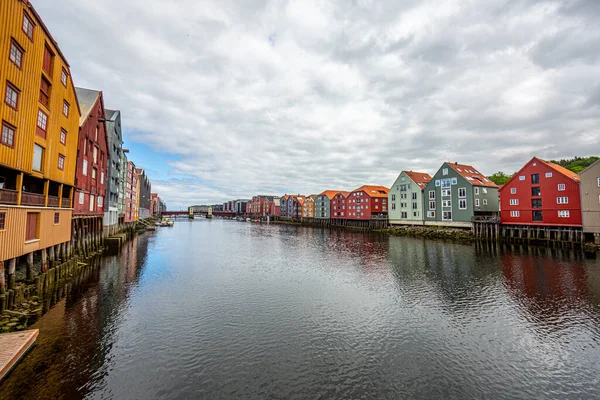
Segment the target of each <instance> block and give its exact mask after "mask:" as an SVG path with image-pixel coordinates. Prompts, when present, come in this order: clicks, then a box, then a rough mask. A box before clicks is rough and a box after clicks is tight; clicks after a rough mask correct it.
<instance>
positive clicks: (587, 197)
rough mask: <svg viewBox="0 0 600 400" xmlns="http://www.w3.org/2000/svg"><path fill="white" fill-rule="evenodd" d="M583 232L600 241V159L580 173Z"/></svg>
mask: <svg viewBox="0 0 600 400" xmlns="http://www.w3.org/2000/svg"><path fill="white" fill-rule="evenodd" d="M579 179H580V190H581V215H582V223H583V232H584V233H585V234H586V236H588V240H590V241H595V242H596V243H600V160H598V161H596V162H595V163H593V164H592V165H590V166H589V167H587V168H586V169H584V170H583V171H581V173H580V174H579Z"/></svg>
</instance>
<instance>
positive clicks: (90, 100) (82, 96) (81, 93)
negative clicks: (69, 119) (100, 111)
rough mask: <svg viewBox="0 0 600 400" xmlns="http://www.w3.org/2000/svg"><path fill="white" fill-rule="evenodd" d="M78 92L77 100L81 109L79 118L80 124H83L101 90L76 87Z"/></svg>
mask: <svg viewBox="0 0 600 400" xmlns="http://www.w3.org/2000/svg"><path fill="white" fill-rule="evenodd" d="M75 92H77V100H79V108H80V109H81V118H79V126H82V125H83V123H84V122H85V120H86V119H87V117H88V115H89V114H90V111H91V110H92V107H93V106H94V104H95V103H96V99H97V98H98V96H100V92H99V91H97V90H90V89H84V88H78V87H76V88H75Z"/></svg>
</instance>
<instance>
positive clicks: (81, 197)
mask: <svg viewBox="0 0 600 400" xmlns="http://www.w3.org/2000/svg"><path fill="white" fill-rule="evenodd" d="M83 203H85V194H84V193H83V192H79V204H83Z"/></svg>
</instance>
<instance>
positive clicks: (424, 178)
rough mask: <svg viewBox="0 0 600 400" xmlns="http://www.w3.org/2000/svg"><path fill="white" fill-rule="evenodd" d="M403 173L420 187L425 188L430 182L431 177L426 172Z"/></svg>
mask: <svg viewBox="0 0 600 400" xmlns="http://www.w3.org/2000/svg"><path fill="white" fill-rule="evenodd" d="M404 173H405V174H406V175H408V177H409V178H410V179H412V181H413V182H414V183H416V184H417V185H419V186H420V187H425V186H427V183H428V182H429V181H431V175H429V174H428V173H426V172H416V171H404Z"/></svg>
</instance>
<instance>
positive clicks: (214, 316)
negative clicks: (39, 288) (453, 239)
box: [0, 219, 600, 399]
mask: <svg viewBox="0 0 600 400" xmlns="http://www.w3.org/2000/svg"><path fill="white" fill-rule="evenodd" d="M100 262H101V264H102V265H101V266H100V268H99V269H98V272H97V274H96V276H94V277H93V279H92V280H91V281H90V282H88V283H87V284H86V285H85V286H84V287H82V288H81V289H80V290H78V291H75V292H73V293H72V294H71V295H69V296H68V297H67V298H66V299H63V300H61V301H59V302H58V303H57V304H56V305H55V306H54V307H53V308H52V309H51V310H50V311H49V312H48V313H47V314H45V315H44V316H43V317H42V318H40V319H39V320H38V321H37V322H36V323H35V325H34V326H33V327H34V328H38V329H39V330H40V336H39V339H38V342H37V345H36V347H35V348H34V349H33V350H32V351H31V352H30V353H29V354H28V356H27V357H26V358H25V359H24V360H23V361H22V362H21V363H20V364H19V365H18V366H17V368H16V369H15V370H14V371H13V372H12V373H11V375H10V376H9V377H8V378H7V379H6V380H5V381H4V382H3V383H1V384H0V398H6V399H18V398H25V399H77V398H89V399H107V398H114V399H187V398H190V399H231V398H236V399H294V398H298V399H357V398H361V399H400V398H417V399H442V398H443V399H452V398H454V399H471V398H477V399H481V398H489V399H502V398H506V399H516V398H523V399H530V398H544V399H551V398H554V399H571V398H572V399H583V398H598V394H599V393H600V374H598V368H599V366H600V261H598V260H595V259H586V258H585V257H583V256H582V255H580V254H576V253H570V252H562V251H551V250H545V249H529V250H526V249H525V250H523V249H521V250H518V249H512V250H510V249H503V250H496V251H492V250H488V249H485V248H480V247H477V246H475V245H462V244H452V243H445V242H441V241H429V240H422V239H412V238H404V237H393V236H387V235H380V234H373V233H371V234H368V233H353V232H346V231H336V230H325V229H318V228H302V227H295V226H281V225H260V224H250V223H240V222H235V221H223V220H212V221H209V220H204V219H202V220H196V221H193V222H190V221H187V220H185V221H182V220H178V221H177V222H176V223H175V226H174V227H172V228H159V230H157V231H156V232H150V233H147V234H144V235H142V236H139V237H137V238H135V239H134V240H132V241H131V242H129V243H128V244H127V245H126V246H125V247H124V248H123V251H122V252H121V253H120V254H119V255H116V256H110V257H104V258H103V259H101V260H100Z"/></svg>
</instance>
